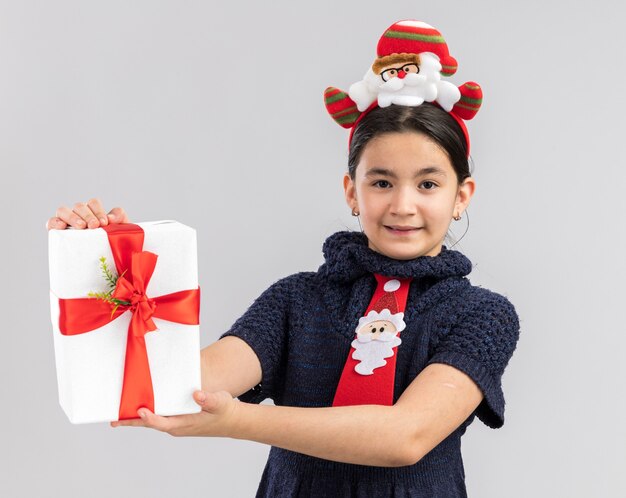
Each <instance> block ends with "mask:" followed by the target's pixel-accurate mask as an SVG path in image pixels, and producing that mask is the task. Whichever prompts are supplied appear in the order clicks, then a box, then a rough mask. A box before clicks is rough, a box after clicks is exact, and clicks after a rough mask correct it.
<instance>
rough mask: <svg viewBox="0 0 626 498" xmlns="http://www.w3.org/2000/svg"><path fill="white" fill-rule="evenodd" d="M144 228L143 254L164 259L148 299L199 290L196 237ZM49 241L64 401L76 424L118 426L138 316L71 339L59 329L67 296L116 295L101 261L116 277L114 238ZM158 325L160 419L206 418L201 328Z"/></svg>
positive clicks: (154, 369)
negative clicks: (198, 398) (199, 395)
mask: <svg viewBox="0 0 626 498" xmlns="http://www.w3.org/2000/svg"><path fill="white" fill-rule="evenodd" d="M136 225H138V226H140V227H141V228H142V229H143V230H144V244H143V250H144V251H150V252H153V253H155V254H157V255H158V259H157V263H156V267H155V269H154V273H153V274H152V278H151V279H150V283H149V284H148V287H147V289H146V294H147V296H148V297H150V298H155V297H157V296H161V295H164V294H170V293H172V292H177V291H182V290H188V289H197V288H198V267H197V242H196V231H195V230H194V229H193V228H191V227H188V226H186V225H183V224H181V223H178V222H176V221H170V220H164V221H154V222H144V223H136ZM48 243H49V264H50V308H51V318H52V330H53V334H54V349H55V360H56V371H57V381H58V389H59V402H60V404H61V407H62V408H63V410H64V412H65V413H66V415H67V417H68V418H69V420H70V422H72V423H74V424H81V423H91V422H108V421H112V420H118V418H119V406H120V398H121V394H122V382H123V378H124V360H125V354H126V341H127V335H128V325H129V322H130V318H131V312H130V311H126V312H125V313H124V314H122V315H121V316H119V317H118V318H117V319H115V320H113V321H112V322H110V323H108V324H107V325H105V326H103V327H100V328H97V329H94V330H92V331H90V332H86V333H83V334H78V335H71V336H65V335H62V334H61V332H60V330H59V301H58V299H59V298H62V299H71V298H85V297H88V296H87V294H88V293H89V292H94V291H99V292H102V291H106V290H108V286H107V282H106V280H105V279H104V277H103V276H102V272H101V268H100V261H99V258H100V257H102V256H105V257H106V260H107V264H108V266H109V268H110V269H112V270H113V271H115V263H114V260H113V255H112V253H111V248H110V246H109V241H108V237H107V234H106V232H105V231H104V230H103V229H101V228H98V229H85V230H74V229H66V230H50V231H49V236H48ZM153 320H154V323H155V324H156V326H157V330H155V331H152V332H148V333H147V334H146V335H145V341H146V349H147V353H148V362H149V366H150V375H151V377H152V388H153V392H154V411H155V413H157V414H159V415H164V416H168V415H181V414H186V413H197V412H200V411H201V408H200V406H198V404H197V403H196V402H195V401H194V400H193V397H192V394H193V392H194V391H195V390H198V389H200V388H201V374H200V330H199V326H198V325H183V324H179V323H174V322H170V321H167V320H163V319H159V318H154V317H153Z"/></svg>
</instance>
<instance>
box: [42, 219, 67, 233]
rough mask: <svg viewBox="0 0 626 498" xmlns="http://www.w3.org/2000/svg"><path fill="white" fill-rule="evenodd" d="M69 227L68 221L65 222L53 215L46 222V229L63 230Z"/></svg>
mask: <svg viewBox="0 0 626 498" xmlns="http://www.w3.org/2000/svg"><path fill="white" fill-rule="evenodd" d="M65 228H67V223H65V222H64V221H63V220H62V219H61V218H57V217H56V216H53V217H52V218H50V219H49V220H48V221H47V222H46V230H53V229H56V230H63V229H65Z"/></svg>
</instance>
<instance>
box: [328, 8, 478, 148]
mask: <svg viewBox="0 0 626 498" xmlns="http://www.w3.org/2000/svg"><path fill="white" fill-rule="evenodd" d="M376 52H377V56H378V57H377V58H376V60H375V61H374V63H373V64H372V66H371V67H370V68H369V69H368V70H367V72H366V73H365V76H364V77H363V79H362V80H361V81H358V82H356V83H354V84H352V85H351V86H350V89H349V90H348V92H347V93H346V92H344V91H342V90H340V89H338V88H335V87H332V86H329V87H328V88H326V90H325V91H324V103H325V105H326V110H327V111H328V113H329V114H330V116H331V117H332V118H333V119H334V120H335V121H336V122H337V123H338V124H339V125H341V126H343V127H344V128H350V137H349V142H348V143H349V144H350V143H352V134H353V133H354V130H355V128H356V126H357V124H358V123H359V121H360V120H361V119H362V118H363V117H364V116H365V115H366V114H367V113H368V112H369V111H371V110H372V109H374V108H375V107H388V106H389V105H391V104H396V105H406V106H418V105H421V104H423V103H424V102H433V103H435V104H437V105H438V106H439V107H441V108H442V109H443V110H445V111H446V112H448V114H450V115H451V116H452V117H453V118H454V119H455V120H456V122H457V123H459V126H460V127H461V129H462V130H463V134H464V135H465V140H466V143H467V154H468V156H469V147H470V140H469V133H468V131H467V127H466V126H465V121H466V120H469V119H472V118H473V117H474V116H475V115H476V113H477V112H478V109H480V105H481V103H482V97H483V92H482V89H481V88H480V85H479V84H478V83H474V82H473V81H468V82H467V83H463V84H462V85H461V86H459V87H457V86H455V85H453V84H452V83H450V82H448V81H443V80H442V79H441V77H442V76H443V77H448V76H452V75H453V74H454V73H455V72H456V70H457V67H458V65H457V62H456V59H455V58H454V57H452V56H451V55H450V53H449V52H448V45H447V44H446V42H445V40H444V39H443V36H441V33H440V32H439V31H437V30H436V29H435V28H433V27H432V26H430V25H428V24H426V23H425V22H421V21H416V20H413V19H406V20H403V21H398V22H396V23H394V24H392V25H391V26H389V28H387V30H386V31H385V32H384V33H383V35H382V36H381V38H380V40H378V47H377V50H376Z"/></svg>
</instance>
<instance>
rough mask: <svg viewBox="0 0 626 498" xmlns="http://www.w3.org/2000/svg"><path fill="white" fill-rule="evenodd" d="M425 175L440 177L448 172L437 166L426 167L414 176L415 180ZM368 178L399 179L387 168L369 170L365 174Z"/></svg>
mask: <svg viewBox="0 0 626 498" xmlns="http://www.w3.org/2000/svg"><path fill="white" fill-rule="evenodd" d="M424 175H439V176H444V177H445V176H446V172H445V171H444V170H442V169H441V168H438V167H436V166H426V167H425V168H421V169H419V170H417V172H416V173H415V175H414V176H413V178H417V177H418V176H424ZM365 176H366V177H369V176H388V177H390V178H395V179H397V178H398V175H396V174H395V173H394V172H393V171H391V170H390V169H387V168H371V169H369V170H367V172H366V173H365Z"/></svg>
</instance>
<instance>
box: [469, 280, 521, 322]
mask: <svg viewBox="0 0 626 498" xmlns="http://www.w3.org/2000/svg"><path fill="white" fill-rule="evenodd" d="M461 308H462V309H463V310H464V311H465V312H471V313H478V314H481V315H484V316H485V317H499V318H500V319H507V320H511V321H514V322H519V316H518V314H517V310H516V309H515V306H514V305H513V303H512V302H511V300H510V299H509V298H508V297H507V296H505V295H504V294H500V293H498V292H495V291H492V290H490V289H486V288H484V287H480V286H477V285H470V286H468V287H467V288H466V290H465V292H464V293H463V295H462V306H461Z"/></svg>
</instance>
